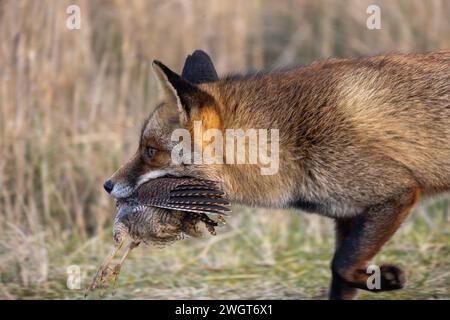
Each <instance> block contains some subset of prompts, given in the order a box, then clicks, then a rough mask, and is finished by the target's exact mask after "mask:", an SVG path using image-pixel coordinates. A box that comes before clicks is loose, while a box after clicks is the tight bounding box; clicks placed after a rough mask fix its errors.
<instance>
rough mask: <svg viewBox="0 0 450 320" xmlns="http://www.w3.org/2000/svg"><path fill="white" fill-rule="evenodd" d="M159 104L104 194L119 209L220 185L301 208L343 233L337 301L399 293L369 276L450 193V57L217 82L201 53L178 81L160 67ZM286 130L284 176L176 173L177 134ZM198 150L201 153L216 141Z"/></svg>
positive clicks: (234, 194)
mask: <svg viewBox="0 0 450 320" xmlns="http://www.w3.org/2000/svg"><path fill="white" fill-rule="evenodd" d="M152 66H153V71H154V74H155V75H156V79H157V81H158V83H159V88H160V94H161V100H160V101H161V102H160V103H159V104H158V105H157V106H156V107H155V108H154V110H153V111H152V112H151V113H150V115H149V117H148V118H147V120H146V121H145V123H144V125H143V127H142V130H141V134H140V140H139V145H138V148H137V151H136V152H135V154H134V155H133V156H132V157H131V159H129V160H128V161H127V162H126V163H125V164H123V165H122V166H121V167H120V168H119V169H118V170H117V171H116V172H115V173H114V174H113V175H112V176H111V177H110V178H109V179H108V180H107V181H106V182H105V183H104V188H105V190H106V191H107V192H108V193H110V194H111V195H112V196H113V197H115V198H124V197H127V196H129V195H130V194H131V193H132V192H133V191H134V190H136V189H137V188H138V187H139V186H140V185H142V184H143V183H145V182H146V181H149V180H151V179H155V178H158V177H162V176H175V177H182V176H183V177H184V176H186V177H195V178H201V179H208V180H214V181H220V182H221V184H222V188H223V190H224V192H225V193H226V195H227V197H228V198H229V200H230V201H232V202H235V203H240V204H244V205H248V206H257V207H266V208H294V209H298V210H301V211H305V212H311V213H316V214H320V215H323V216H326V217H328V218H331V219H333V220H334V223H335V234H336V236H335V240H336V245H335V252H334V256H333V258H332V261H331V285H330V290H329V298H330V299H336V300H341V299H355V298H357V295H358V293H359V291H360V289H362V290H366V291H371V292H382V291H391V290H396V289H401V288H403V287H404V285H405V282H406V279H405V272H404V271H403V269H402V268H400V267H399V266H397V265H394V264H383V265H381V266H380V267H379V268H380V269H379V270H380V279H379V285H378V286H377V287H376V288H373V286H368V284H367V283H368V280H369V277H370V276H371V274H370V273H368V272H367V267H368V264H369V263H370V261H371V260H372V259H373V258H374V256H375V255H376V254H377V253H378V252H379V251H380V250H381V248H382V246H383V245H384V244H385V243H386V242H387V241H388V240H389V239H390V238H391V237H392V236H393V235H394V233H395V232H396V231H397V229H398V228H399V227H400V226H401V224H402V223H403V222H404V221H405V219H406V218H407V217H408V215H409V213H410V212H411V211H412V209H413V208H414V207H415V205H416V204H417V203H418V202H419V201H420V200H421V199H424V198H427V197H432V196H435V195H438V194H442V193H444V192H448V191H449V190H450V51H439V52H429V53H389V54H384V55H376V56H369V57H360V58H328V59H323V60H319V61H316V62H313V63H312V64H310V65H306V66H300V67H293V68H286V69H279V70H273V71H269V72H250V73H245V74H232V75H226V76H223V77H220V78H219V77H218V75H217V72H216V70H215V68H214V64H213V63H212V60H211V58H210V57H209V55H208V54H207V53H206V52H204V51H201V50H197V51H195V52H194V53H193V54H192V55H189V56H188V58H187V59H186V63H185V65H184V69H183V72H182V73H181V75H179V74H178V73H176V72H174V71H172V70H171V69H169V68H168V67H167V66H166V65H164V64H163V63H161V62H160V61H158V60H154V61H153V64H152ZM196 121H201V122H200V123H201V126H202V128H203V129H205V130H207V129H215V130H219V131H220V132H224V131H225V130H226V129H227V128H265V129H278V130H279V140H278V141H279V145H280V147H279V155H278V156H279V160H278V161H279V169H278V171H277V172H276V173H275V174H272V175H261V173H260V170H259V169H260V167H261V164H260V163H256V164H226V163H222V164H205V163H189V164H186V163H174V162H173V161H171V151H172V150H173V148H174V147H175V146H176V144H177V141H172V139H171V134H172V132H173V131H174V130H175V129H179V128H183V129H186V130H188V131H189V132H192V131H193V130H194V123H195V122H196ZM195 139H197V140H198V139H200V140H201V141H194V142H196V143H198V144H200V145H202V146H204V145H205V144H207V143H208V141H207V139H206V140H205V139H204V140H202V138H201V137H200V138H198V137H197V138H194V140H195Z"/></svg>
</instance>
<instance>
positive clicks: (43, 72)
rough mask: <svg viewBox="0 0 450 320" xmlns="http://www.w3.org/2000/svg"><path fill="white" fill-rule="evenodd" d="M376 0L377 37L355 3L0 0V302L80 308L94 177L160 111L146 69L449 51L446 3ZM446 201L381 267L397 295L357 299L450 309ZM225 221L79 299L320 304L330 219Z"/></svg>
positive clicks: (148, 256)
mask: <svg viewBox="0 0 450 320" xmlns="http://www.w3.org/2000/svg"><path fill="white" fill-rule="evenodd" d="M377 3H379V5H380V7H381V10H382V11H381V12H382V29H381V30H369V29H367V27H366V19H367V17H368V14H367V13H366V8H367V7H368V6H369V5H370V4H372V2H371V1H365V0H363V1H359V0H347V1H331V0H330V1H307V0H292V1H287V0H286V1H277V2H273V1H259V0H252V1H245V2H244V1H219V0H214V1H208V2H205V1H156V0H153V1H143V0H137V1H125V0H114V1H100V0H96V1H86V0H85V1H83V0H74V1H56V0H54V1H50V0H48V1H31V0H29V1H27V0H23V1H12V0H10V1H8V0H6V1H0V298H2V299H82V298H83V294H84V288H85V287H86V286H87V285H88V284H89V282H90V280H91V279H92V277H93V275H94V273H95V269H96V267H97V266H98V264H99V263H100V262H101V260H102V258H103V256H105V255H106V254H107V252H108V251H109V250H110V249H111V246H112V237H111V223H112V219H113V217H114V203H113V200H112V199H111V198H109V197H108V196H107V195H106V193H105V192H104V191H103V190H102V184H103V181H104V180H105V179H106V178H107V177H109V176H110V175H111V174H112V173H113V172H114V171H115V169H117V168H118V166H119V165H120V164H121V163H122V162H123V161H125V160H126V159H127V157H129V156H130V155H131V153H132V152H133V150H134V148H136V145H137V140H138V139H137V136H138V132H139V130H140V126H141V124H142V122H143V121H144V119H145V117H146V116H147V115H148V114H149V112H150V111H151V110H152V108H153V107H154V105H155V103H156V101H157V100H158V91H157V85H156V81H155V79H154V77H153V75H152V71H151V61H152V60H153V59H159V60H161V61H162V62H164V63H165V64H167V65H168V66H170V67H172V68H173V69H174V70H178V71H179V70H180V69H181V67H182V64H183V63H184V59H185V57H186V55H187V54H189V53H191V52H192V51H193V50H195V49H198V48H201V49H204V50H206V51H207V52H208V53H209V54H210V55H211V56H212V58H213V60H214V62H215V64H216V67H217V69H218V71H219V74H226V73H229V72H245V71H248V70H253V69H269V70H270V69H276V68H279V67H281V66H286V65H298V64H305V63H310V62H312V61H314V60H316V59H321V58H326V57H330V56H340V57H353V56H363V55H370V54H376V53H379V52H392V51H402V52H416V51H418V52H423V51H431V50H444V49H446V50H449V49H450V37H449V36H448V35H449V34H450V19H449V17H450V2H449V1H445V0H441V1H440V0H429V1H419V0H411V1H399V0H395V1H378V2H377ZM71 4H76V5H79V7H80V9H81V28H80V29H79V30H70V29H68V28H67V27H66V19H67V17H68V14H67V13H66V8H67V6H68V5H71ZM449 199H450V198H449V197H448V196H447V197H445V196H444V197H441V198H437V199H429V200H427V201H426V202H423V203H422V204H421V205H420V206H419V207H418V208H416V210H415V212H414V213H413V214H412V215H411V216H410V217H409V218H408V220H407V221H406V222H405V224H404V225H403V227H402V228H401V230H400V231H399V232H398V233H397V234H396V235H395V236H394V238H393V239H392V240H391V241H390V242H389V243H388V245H387V246H386V247H385V248H384V249H383V251H382V252H381V254H380V255H378V256H377V259H376V261H375V263H381V262H393V263H398V264H400V265H402V266H403V267H404V268H405V270H406V271H407V273H408V284H407V287H406V288H405V289H404V290H401V291H397V292H392V293H383V294H365V293H363V294H362V295H361V298H364V299H450V271H449V270H450V231H449V225H450V206H449ZM227 221H228V224H227V225H225V226H224V227H223V228H221V230H220V232H219V235H218V236H216V237H212V238H209V239H199V240H197V239H190V240H187V241H184V242H180V243H176V244H174V245H173V246H171V247H168V248H165V249H157V248H151V247H142V248H137V249H136V250H135V252H133V253H132V255H131V257H130V260H129V261H127V262H126V264H125V266H124V269H123V271H122V274H121V277H120V280H119V286H118V288H117V291H116V293H115V295H112V294H111V292H109V291H105V292H103V293H102V292H100V291H98V292H94V293H93V294H92V295H90V296H89V298H104V299H122V298H127V299H128V298H129V299H150V298H154V299H173V298H182V299H184V298H192V299H201V298H207V299H229V298H248V299H325V298H326V296H327V293H326V292H327V289H328V283H329V280H330V272H329V263H330V260H331V257H332V253H333V246H334V237H333V226H332V223H331V221H329V220H327V219H325V218H321V217H318V216H316V215H310V214H304V213H300V212H294V211H281V210H268V209H258V208H245V207H239V206H235V207H233V214H232V216H230V217H229V218H228V219H227ZM72 265H75V266H78V267H79V270H80V272H81V288H80V289H74V290H70V289H68V286H67V278H68V274H67V270H68V269H67V268H68V267H69V266H72Z"/></svg>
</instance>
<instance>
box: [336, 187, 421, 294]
mask: <svg viewBox="0 0 450 320" xmlns="http://www.w3.org/2000/svg"><path fill="white" fill-rule="evenodd" d="M419 197H420V189H419V188H415V189H409V190H407V191H404V192H403V193H402V194H399V195H398V196H397V197H396V198H393V199H392V200H390V201H386V202H385V203H383V204H382V205H378V206H373V207H370V208H369V209H368V210H367V211H366V212H365V213H363V214H362V215H361V216H358V217H357V218H356V221H355V225H354V226H353V228H352V229H351V231H350V233H349V234H348V235H347V237H345V238H344V239H343V241H342V243H341V245H340V246H339V247H338V248H337V250H336V252H335V255H334V258H333V262H332V271H333V278H340V280H341V281H343V282H345V283H346V284H347V285H349V286H351V287H353V288H359V289H364V290H369V291H389V290H395V289H400V288H402V287H403V285H404V282H405V280H404V274H403V271H402V270H401V269H400V268H398V267H396V266H394V265H382V266H381V267H380V271H381V274H380V276H381V279H380V288H378V289H372V290H371V289H369V288H368V287H367V279H368V278H369V277H370V276H371V274H369V273H367V269H366V268H367V263H368V262H369V261H370V260H371V259H372V258H373V257H374V256H375V255H376V254H377V253H378V251H379V250H380V249H381V247H382V246H383V245H384V244H385V243H386V241H387V240H389V238H390V237H391V236H392V235H393V234H394V233H395V231H397V229H398V228H399V227H400V225H401V223H402V222H403V221H404V220H405V218H406V217H407V216H408V214H409V212H410V211H411V209H412V207H413V206H414V205H415V204H416V203H417V201H418V200H419ZM335 281H337V280H335ZM336 293H337V292H336ZM347 293H348V292H347V291H345V290H343V291H342V294H341V295H337V294H336V295H334V296H331V297H332V298H334V299H345V298H347V297H348V296H347V295H346V294H347ZM349 298H351V297H349Z"/></svg>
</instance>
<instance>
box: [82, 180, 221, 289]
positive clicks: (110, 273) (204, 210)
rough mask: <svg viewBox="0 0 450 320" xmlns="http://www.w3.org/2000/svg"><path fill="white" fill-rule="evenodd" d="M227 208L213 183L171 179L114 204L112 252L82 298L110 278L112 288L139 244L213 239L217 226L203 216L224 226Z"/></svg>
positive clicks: (154, 182) (155, 182) (152, 182)
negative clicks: (212, 216)
mask: <svg viewBox="0 0 450 320" xmlns="http://www.w3.org/2000/svg"><path fill="white" fill-rule="evenodd" d="M229 205H230V204H229V202H228V200H227V199H226V198H225V194H224V192H223V191H221V190H220V186H219V184H218V183H217V182H215V181H210V180H200V179H195V178H175V177H164V178H158V179H153V180H150V181H149V182H147V183H145V184H143V185H142V186H140V187H139V189H137V190H136V191H135V192H134V193H133V194H132V195H131V196H130V197H128V198H125V199H119V200H117V202H116V207H117V211H116V217H115V220H114V225H113V239H114V249H113V250H112V251H111V253H110V254H109V255H108V256H107V257H106V259H105V260H104V262H103V263H102V264H101V266H100V267H99V269H98V271H97V273H96V275H95V277H94V279H93V281H92V284H91V285H90V287H89V288H88V290H87V292H86V295H87V293H88V292H89V291H91V290H93V289H95V288H96V287H97V286H98V284H100V283H103V282H105V281H108V279H110V278H113V279H114V285H115V284H116V282H117V278H118V276H119V273H120V270H121V267H122V265H123V262H124V261H125V259H126V258H127V257H128V255H129V254H130V252H131V250H133V249H134V248H135V247H137V246H138V245H139V244H140V243H145V244H150V245H154V246H157V247H164V246H166V245H169V244H172V243H173V242H175V241H177V240H182V239H185V238H187V237H196V238H198V237H202V236H203V235H205V234H206V232H205V231H207V232H209V233H210V234H212V235H215V234H216V232H215V227H216V226H217V225H218V222H217V221H215V220H213V219H211V218H209V216H208V215H207V214H212V215H215V216H216V217H217V220H218V221H219V222H221V223H225V220H224V218H223V215H226V214H227V213H228V212H229V211H230V209H229ZM124 245H126V248H125V252H124V254H123V256H122V258H121V259H120V261H119V263H118V264H116V265H115V266H114V267H112V268H111V267H110V264H111V261H112V260H113V258H114V257H115V256H116V255H117V253H118V252H119V251H120V250H121V249H122V248H123V246H124Z"/></svg>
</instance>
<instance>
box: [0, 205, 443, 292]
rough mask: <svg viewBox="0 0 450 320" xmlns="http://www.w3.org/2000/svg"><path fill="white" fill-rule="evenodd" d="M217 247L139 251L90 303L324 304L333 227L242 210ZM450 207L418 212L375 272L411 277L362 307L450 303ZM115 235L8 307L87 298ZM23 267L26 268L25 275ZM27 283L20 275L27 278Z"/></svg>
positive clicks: (61, 261) (199, 244)
mask: <svg viewBox="0 0 450 320" xmlns="http://www.w3.org/2000/svg"><path fill="white" fill-rule="evenodd" d="M227 220H228V224H227V225H226V226H224V227H222V228H221V229H220V232H219V235H218V236H215V237H212V238H210V239H189V240H185V241H181V242H178V243H175V244H174V245H172V246H170V247H167V248H164V249H159V248H153V247H148V246H142V247H139V248H137V249H136V250H135V251H134V252H133V253H132V255H131V257H130V259H129V260H128V261H126V263H125V265H124V268H123V270H122V273H121V276H120V279H119V283H118V288H117V290H116V292H115V294H112V292H111V290H103V291H102V290H98V291H95V292H94V293H92V294H91V295H90V296H89V297H88V298H90V299H94V298H95V299H98V298H102V299H125V298H126V299H176V298H179V299H326V298H327V290H328V285H329V281H330V271H329V264H330V260H331V257H332V254H333V234H332V225H331V221H329V220H327V219H325V218H320V217H318V216H314V215H305V214H302V213H298V212H292V211H271V210H260V209H259V210H256V209H249V208H242V207H235V208H234V212H233V214H232V216H230V217H229V218H228V219H227ZM448 225H449V221H448V216H447V209H446V203H445V201H437V202H433V203H432V204H425V205H422V206H420V207H419V208H417V209H416V210H415V212H414V213H413V214H412V216H410V217H409V219H408V220H407V221H406V222H405V224H404V225H403V226H402V228H401V230H400V231H399V232H398V233H397V234H396V235H395V236H394V238H393V239H392V240H391V241H390V242H389V243H388V244H387V245H386V246H385V247H384V248H383V250H382V252H381V253H380V254H379V255H378V256H377V257H376V260H375V261H374V263H383V262H389V263H395V264H399V265H401V266H402V267H403V268H404V269H405V270H406V272H407V279H408V281H407V285H406V287H405V288H404V289H403V290H399V291H395V292H389V293H378V294H372V293H364V292H363V293H362V294H361V295H360V298H361V299H450V233H449V230H448ZM109 232H110V230H105V233H104V234H103V235H101V236H99V237H94V238H91V239H89V240H88V241H84V242H81V243H80V242H79V241H77V239H76V237H73V236H71V237H69V238H68V241H66V243H65V245H63V246H58V247H56V248H52V247H51V246H47V251H48V253H47V254H48V260H49V265H48V269H49V272H48V279H46V281H45V282H43V283H39V284H34V285H28V286H25V285H23V284H20V279H19V281H16V282H13V281H6V280H8V277H9V276H12V275H11V273H4V274H3V277H2V278H3V284H4V285H5V286H4V287H3V289H2V290H1V291H0V297H2V298H26V299H40V298H43V299H54V298H57V299H83V295H84V288H85V287H86V286H88V284H89V282H90V280H91V279H92V277H93V275H94V273H95V270H96V268H97V266H98V264H99V263H100V262H101V260H102V258H103V257H104V256H105V255H106V254H107V253H108V251H109V250H110V249H111V246H112V239H111V236H110V234H109ZM70 265H77V266H79V267H80V270H81V275H82V277H81V279H82V281H81V289H79V290H77V289H75V290H69V289H68V288H67V284H66V283H67V267H68V266H70ZM22 268H23V267H22ZM19 274H21V273H19Z"/></svg>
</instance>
